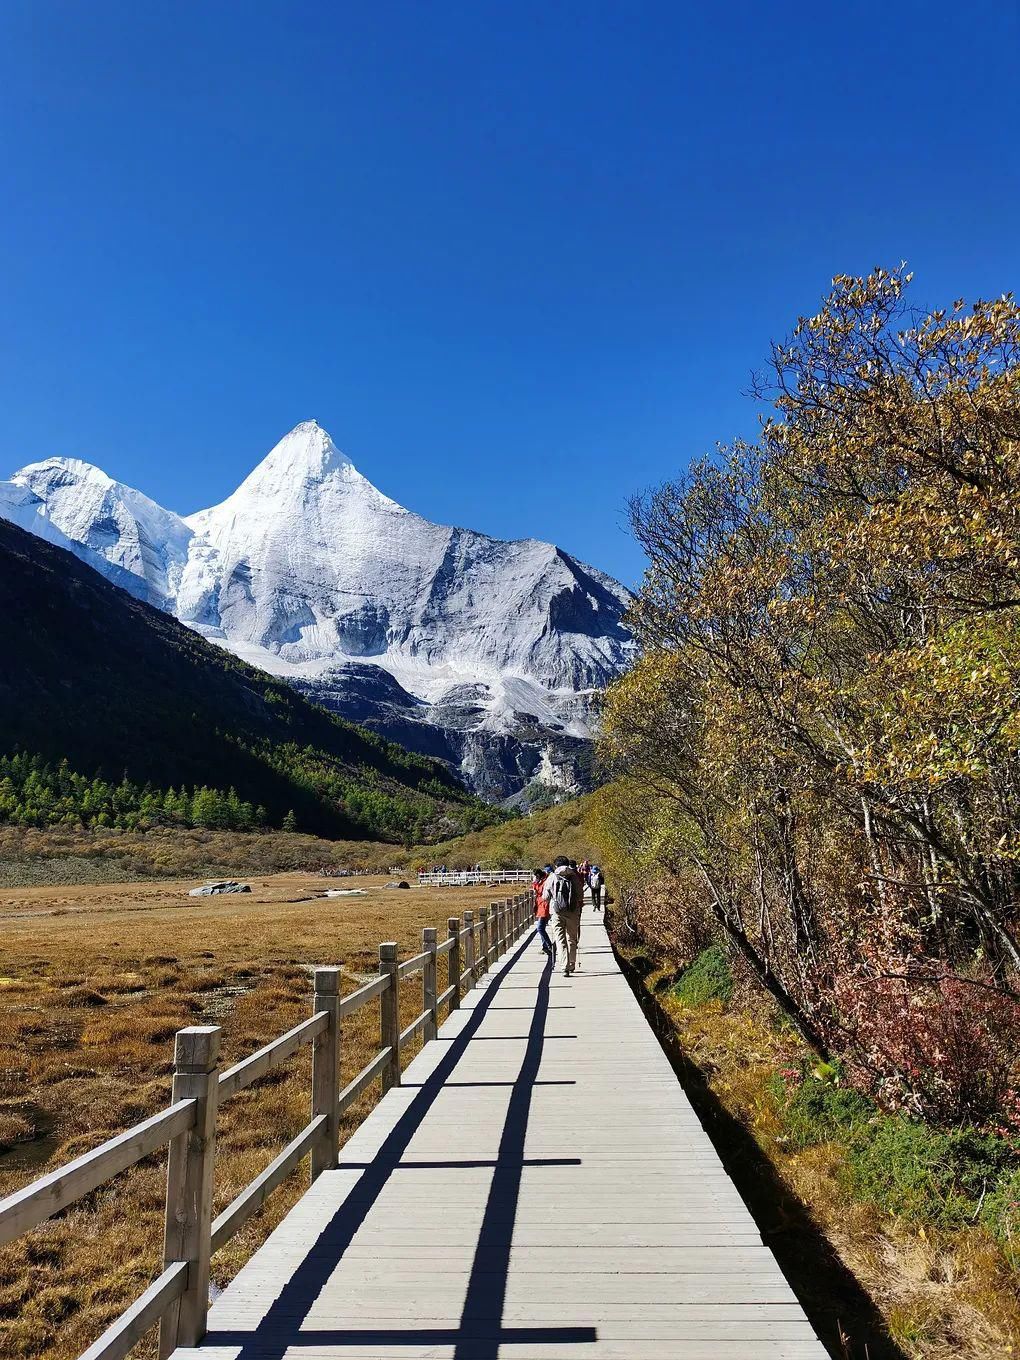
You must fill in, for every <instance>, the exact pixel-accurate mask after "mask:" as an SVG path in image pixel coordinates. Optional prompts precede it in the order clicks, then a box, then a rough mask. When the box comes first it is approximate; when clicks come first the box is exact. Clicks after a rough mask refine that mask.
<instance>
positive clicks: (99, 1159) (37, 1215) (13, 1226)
mask: <svg viewBox="0 0 1020 1360" xmlns="http://www.w3.org/2000/svg"><path fill="white" fill-rule="evenodd" d="M197 1108H198V1107H197V1105H196V1102H195V1101H194V1100H179V1101H176V1102H175V1103H174V1104H172V1105H170V1106H168V1107H167V1109H165V1110H160V1112H159V1114H154V1115H153V1116H152V1117H151V1118H150V1119H143V1120H142V1122H141V1123H140V1124H135V1125H134V1126H133V1127H132V1128H130V1129H127V1130H126V1131H125V1132H124V1133H119V1134H118V1135H117V1137H116V1138H111V1139H109V1140H108V1141H107V1142H105V1143H101V1144H100V1146H99V1147H97V1148H93V1150H92V1151H91V1152H85V1153H83V1154H82V1155H81V1156H80V1157H76V1158H75V1160H74V1161H73V1162H68V1164H67V1165H66V1166H62V1167H58V1168H57V1170H56V1171H51V1172H49V1173H48V1174H47V1175H45V1176H41V1177H40V1178H39V1180H37V1181H33V1182H32V1183H31V1185H26V1186H25V1187H24V1188H23V1189H21V1190H16V1191H15V1192H14V1194H13V1195H8V1196H7V1198H6V1199H3V1200H0V1246H3V1245H4V1244H5V1243H7V1242H13V1240H14V1239H15V1238H16V1237H20V1236H21V1234H22V1233H25V1232H28V1231H29V1229H30V1228H34V1227H36V1226H37V1225H38V1224H40V1223H43V1222H44V1221H45V1220H46V1219H47V1218H51V1217H52V1216H53V1215H54V1214H57V1213H59V1212H60V1211H61V1209H66V1208H67V1207H68V1205H69V1204H73V1203H74V1202H75V1200H78V1199H81V1197H82V1196H83V1195H87V1194H88V1193H89V1192H90V1191H91V1190H95V1189H96V1188H97V1187H98V1186H100V1185H102V1184H103V1182H104V1181H108V1180H110V1179H111V1177H113V1176H117V1175H119V1174H120V1173H121V1172H122V1171H126V1170H127V1169H128V1167H130V1166H134V1164H135V1163H136V1162H139V1161H141V1159H142V1158H143V1157H147V1156H149V1154H150V1153H152V1152H155V1151H157V1149H158V1148H161V1147H163V1146H164V1145H165V1144H166V1143H168V1142H170V1140H171V1139H172V1138H176V1137H178V1136H179V1135H180V1134H182V1133H186V1132H187V1131H188V1130H189V1129H190V1128H191V1127H192V1125H193V1124H194V1122H195V1113H196V1110H197Z"/></svg>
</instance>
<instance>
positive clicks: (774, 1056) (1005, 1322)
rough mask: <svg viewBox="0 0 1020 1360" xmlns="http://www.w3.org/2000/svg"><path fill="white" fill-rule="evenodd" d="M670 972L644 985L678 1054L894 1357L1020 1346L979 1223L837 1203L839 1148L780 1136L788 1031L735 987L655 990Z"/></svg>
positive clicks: (796, 1052)
mask: <svg viewBox="0 0 1020 1360" xmlns="http://www.w3.org/2000/svg"><path fill="white" fill-rule="evenodd" d="M625 952H626V951H625ZM674 971H675V970H674V969H673V968H672V966H670V967H662V968H659V969H656V970H654V971H652V972H650V973H649V974H648V975H647V976H646V977H645V979H644V982H645V986H646V987H647V988H648V989H649V991H652V992H654V993H655V995H656V1000H657V1002H658V1005H659V1007H660V1008H661V1010H662V1011H663V1012H664V1013H665V1014H666V1015H667V1016H668V1017H669V1019H670V1021H671V1022H672V1024H673V1026H674V1028H675V1030H676V1032H677V1035H678V1037H679V1039H680V1043H681V1045H682V1047H683V1050H684V1052H685V1054H686V1056H687V1057H688V1058H689V1059H690V1060H691V1061H692V1062H693V1063H694V1064H695V1065H696V1066H697V1067H698V1069H699V1070H700V1071H701V1073H702V1074H703V1076H704V1077H705V1080H706V1081H707V1083H708V1085H709V1086H710V1088H711V1090H712V1092H713V1094H714V1095H715V1097H716V1098H717V1099H718V1101H719V1102H720V1103H721V1104H722V1105H723V1107H724V1108H725V1109H726V1111H727V1112H728V1113H729V1114H730V1115H732V1116H733V1117H735V1118H736V1119H738V1120H739V1121H740V1123H741V1124H742V1125H743V1126H744V1127H745V1128H747V1129H749V1130H750V1131H751V1132H752V1133H753V1135H754V1137H755V1139H756V1141H757V1143H758V1144H759V1146H760V1147H761V1148H762V1150H763V1151H764V1152H765V1154H766V1156H767V1157H768V1159H769V1161H770V1162H771V1163H772V1165H773V1166H774V1167H775V1169H776V1171H777V1172H778V1174H779V1175H780V1176H781V1177H782V1179H783V1180H784V1181H785V1182H786V1184H787V1185H788V1186H789V1187H790V1189H791V1191H792V1192H793V1194H794V1195H795V1196H796V1197H797V1198H798V1199H799V1200H800V1201H801V1203H803V1204H804V1205H806V1206H807V1209H808V1210H809V1212H810V1215H811V1218H812V1219H813V1220H814V1221H815V1222H816V1223H817V1224H818V1225H819V1226H820V1227H821V1228H822V1230H823V1231H824V1233H825V1236H826V1237H827V1238H828V1240H829V1241H830V1242H831V1243H832V1245H833V1247H834V1248H835V1250H836V1252H837V1253H838V1255H839V1257H840V1258H841V1259H842V1261H843V1262H844V1264H845V1265H846V1266H847V1268H848V1269H849V1270H850V1271H851V1273H852V1274H853V1275H854V1276H855V1277H856V1279H857V1280H858V1281H859V1282H860V1284H861V1286H862V1287H863V1289H864V1290H865V1292H866V1293H867V1294H868V1295H869V1296H870V1297H871V1299H872V1300H873V1302H874V1303H875V1305H876V1307H877V1309H878V1311H879V1313H880V1314H881V1316H882V1318H883V1319H884V1321H885V1324H886V1327H887V1329H888V1331H889V1333H890V1335H891V1336H892V1337H893V1339H894V1340H895V1341H896V1342H897V1344H898V1345H899V1346H900V1347H901V1348H902V1350H903V1351H904V1353H905V1354H906V1355H908V1356H910V1357H911V1358H912V1360H949V1358H950V1357H953V1360H990V1358H991V1357H993V1356H994V1357H1003V1356H1007V1355H1015V1354H1017V1353H1018V1352H1020V1288H1018V1277H1017V1274H1016V1272H1014V1271H1013V1270H1012V1269H1011V1268H1010V1266H1009V1264H1008V1262H1007V1261H1006V1260H1005V1258H1004V1256H1003V1254H1002V1252H1001V1250H1000V1249H999V1248H998V1246H997V1245H996V1243H995V1242H994V1241H993V1240H992V1238H991V1237H990V1236H989V1235H988V1234H987V1233H986V1232H985V1231H984V1229H983V1228H980V1227H974V1228H971V1229H967V1230H964V1231H957V1232H944V1231H943V1232H939V1231H934V1230H932V1231H925V1229H924V1228H921V1229H920V1230H918V1229H917V1228H916V1227H914V1226H908V1225H906V1224H904V1223H903V1222H901V1221H900V1220H898V1219H896V1218H894V1217H889V1216H888V1215H883V1214H882V1213H880V1212H879V1211H878V1210H877V1209H876V1208H875V1207H874V1206H871V1205H867V1204H859V1203H854V1202H853V1201H850V1200H848V1198H847V1195H846V1192H845V1190H844V1189H843V1188H842V1186H841V1183H840V1179H839V1175H838V1172H839V1168H840V1165H841V1162H842V1160H843V1157H844V1155H845V1153H844V1150H843V1149H842V1148H841V1147H840V1146H839V1145H838V1144H833V1143H826V1144H822V1145H818V1146H812V1147H808V1148H802V1149H798V1148H793V1147H790V1146H787V1145H786V1144H785V1142H784V1132H783V1125H782V1122H781V1119H780V1117H779V1113H778V1110H777V1106H776V1103H775V1099H774V1096H773V1095H772V1092H771V1089H770V1078H771V1077H772V1076H773V1074H774V1073H775V1071H776V1069H777V1068H781V1067H785V1066H789V1067H797V1065H798V1063H799V1061H800V1059H801V1058H802V1057H803V1056H804V1053H805V1049H804V1047H803V1045H802V1044H801V1043H800V1042H799V1041H798V1039H797V1037H796V1036H795V1035H794V1034H793V1033H792V1032H791V1031H789V1030H788V1029H786V1028H784V1027H783V1026H781V1025H778V1024H777V1023H776V1018H775V1016H774V1015H773V1014H772V1013H771V1011H770V1010H769V1008H768V1006H767V1005H766V1004H765V1003H764V1002H763V1001H762V999H761V998H760V996H759V995H758V994H757V993H756V992H753V991H752V990H751V989H750V988H749V987H748V986H747V985H746V984H745V985H743V986H740V987H738V991H737V994H736V995H735V997H734V999H733V1002H732V1003H731V1005H730V1006H729V1007H728V1008H726V1009H724V1008H723V1007H722V1006H721V1005H720V1003H718V1002H710V1003H708V1004H706V1005H703V1006H697V1007H687V1006H685V1005H684V1004H683V1003H682V1002H680V1001H678V1000H677V999H676V998H675V997H673V996H672V995H671V993H670V991H669V990H668V989H667V988H664V987H662V986H660V987H659V989H658V990H657V991H656V985H657V984H661V983H664V982H666V981H668V980H669V979H670V978H671V977H672V976H673V974H674Z"/></svg>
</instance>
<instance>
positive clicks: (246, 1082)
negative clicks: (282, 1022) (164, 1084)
mask: <svg viewBox="0 0 1020 1360" xmlns="http://www.w3.org/2000/svg"><path fill="white" fill-rule="evenodd" d="M327 1024H328V1018H327V1016H326V1014H325V1013H324V1012H320V1013H318V1014H316V1015H310V1016H309V1017H308V1019H307V1020H302V1021H301V1023H300V1024H299V1025H295V1026H294V1028H293V1029H289V1030H288V1031H287V1032H286V1034H281V1035H280V1037H279V1038H278V1039H273V1040H272V1042H271V1043H268V1044H266V1045H265V1046H264V1047H263V1048H260V1049H258V1050H257V1052H255V1053H253V1054H252V1055H251V1057H249V1058H242V1059H241V1061H240V1062H238V1063H234V1065H233V1067H228V1068H227V1069H226V1070H225V1071H223V1072H221V1073H220V1076H219V1103H220V1104H221V1105H222V1104H223V1102H224V1101H225V1100H229V1099H230V1097H231V1096H236V1095H237V1093H238V1091H243V1090H244V1089H245V1087H247V1086H250V1085H251V1084H252V1082H255V1081H258V1079H259V1078H260V1077H264V1076H265V1075H266V1073H267V1072H271V1071H272V1070H273V1068H274V1067H279V1066H280V1064H281V1063H283V1062H286V1061H287V1059H288V1058H289V1057H291V1056H292V1054H294V1053H296V1052H297V1051H298V1049H299V1048H300V1047H301V1046H302V1044H307V1043H310V1042H311V1041H312V1040H313V1039H314V1038H315V1037H316V1036H317V1035H319V1034H322V1033H323V1031H324V1030H325V1028H326V1026H327Z"/></svg>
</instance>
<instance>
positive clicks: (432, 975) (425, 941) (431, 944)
mask: <svg viewBox="0 0 1020 1360" xmlns="http://www.w3.org/2000/svg"><path fill="white" fill-rule="evenodd" d="M421 942H422V949H423V950H424V952H425V953H426V954H428V958H427V959H426V960H425V967H424V968H423V969H422V970H421V1008H422V1010H423V1011H428V1016H427V1018H426V1020H425V1031H424V1038H423V1041H424V1042H425V1043H426V1044H427V1043H428V1041H429V1040H430V1039H434V1038H435V1037H436V1031H437V1030H438V1029H439V1007H438V1006H437V1005H436V997H437V996H438V995H439V987H438V986H437V984H436V928H435V926H426V927H425V929H424V930H423V931H422V933H421Z"/></svg>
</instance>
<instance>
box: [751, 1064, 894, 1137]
mask: <svg viewBox="0 0 1020 1360" xmlns="http://www.w3.org/2000/svg"><path fill="white" fill-rule="evenodd" d="M770 1087H771V1090H772V1093H773V1096H774V1097H775V1099H776V1102H777V1104H778V1106H779V1109H780V1112H781V1116H782V1122H783V1137H784V1139H785V1141H786V1142H787V1143H789V1144H790V1145H791V1146H793V1147H801V1148H806V1147H812V1146H813V1145H815V1144H816V1143H825V1142H828V1141H829V1140H830V1139H833V1138H846V1137H847V1136H848V1135H849V1134H850V1133H852V1132H853V1131H854V1130H855V1129H856V1128H858V1127H859V1126H860V1125H862V1124H866V1123H867V1122H868V1121H869V1120H870V1119H873V1118H874V1115H875V1107H874V1105H873V1104H872V1102H871V1101H870V1100H869V1099H868V1098H867V1096H865V1095H863V1094H862V1093H861V1092H860V1091H858V1090H855V1088H854V1087H852V1086H848V1085H845V1084H844V1074H843V1072H842V1070H841V1069H840V1068H839V1067H838V1066H834V1065H831V1064H828V1063H819V1062H817V1061H815V1060H808V1059H804V1060H802V1062H801V1064H800V1066H799V1068H796V1067H795V1068H784V1069H783V1070H782V1071H779V1072H776V1073H775V1074H774V1076H773V1078H772V1080H771V1082H770Z"/></svg>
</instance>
